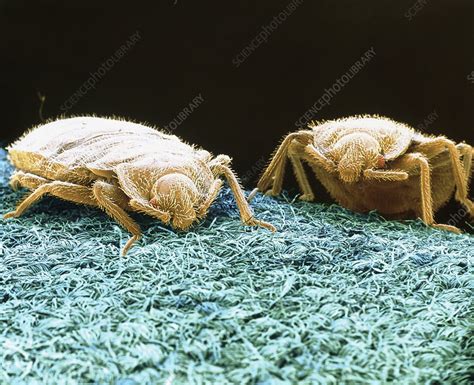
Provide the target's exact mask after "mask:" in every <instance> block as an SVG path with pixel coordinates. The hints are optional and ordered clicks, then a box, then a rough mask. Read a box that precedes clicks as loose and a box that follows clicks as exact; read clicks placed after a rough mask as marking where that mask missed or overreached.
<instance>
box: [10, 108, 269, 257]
mask: <svg viewBox="0 0 474 385" xmlns="http://www.w3.org/2000/svg"><path fill="white" fill-rule="evenodd" d="M8 157H9V159H10V161H11V162H12V164H13V165H14V166H15V167H16V169H17V171H16V172H15V173H14V174H13V175H12V176H11V179H10V185H11V187H12V188H14V189H17V188H19V187H25V188H27V189H29V190H31V191H32V192H31V193H30V194H29V195H28V196H27V197H26V198H25V199H24V200H23V201H22V202H21V203H19V205H18V206H17V208H16V210H15V211H12V212H9V213H7V214H5V216H4V217H5V218H10V217H18V216H20V215H21V214H22V213H23V212H24V211H25V210H26V209H27V208H28V207H30V206H31V205H32V204H33V203H35V202H36V201H37V200H38V199H40V198H41V197H42V196H43V195H45V194H50V195H53V196H55V197H58V198H62V199H64V200H67V201H72V202H75V203H79V204H84V205H90V206H97V207H99V208H101V209H103V210H104V211H105V212H106V213H107V214H108V215H109V216H111V217H112V218H113V219H115V220H116V221H117V222H118V223H119V224H121V225H122V226H123V227H124V228H125V229H127V230H128V231H129V232H130V233H131V234H132V235H133V236H132V237H131V238H130V239H129V240H128V242H127V243H126V245H125V247H124V248H123V254H125V253H126V252H127V251H128V249H129V248H130V247H131V246H132V244H133V243H134V242H135V241H136V240H138V239H139V238H140V235H141V230H140V227H139V225H138V224H137V223H136V222H135V221H134V220H133V219H132V218H131V217H130V216H129V214H128V213H127V211H136V212H142V213H145V214H148V215H150V216H152V217H154V218H157V219H159V220H160V221H162V222H163V223H165V224H168V223H169V224H170V225H171V226H172V227H173V228H175V229H178V230H187V229H188V228H189V227H190V226H191V225H192V224H193V223H194V222H196V221H198V220H199V219H202V218H204V217H205V216H206V213H207V211H208V209H209V207H210V205H211V204H212V202H213V201H214V200H215V199H216V197H217V195H218V193H219V191H220V189H221V187H222V184H223V181H222V180H221V179H220V178H219V177H221V176H222V177H224V178H225V179H226V180H227V182H228V184H229V187H230V189H231V190H232V192H233V194H234V196H235V199H236V202H237V206H238V209H239V211H240V217H241V219H242V221H243V223H244V224H246V225H249V226H261V227H264V228H267V229H269V230H272V231H275V228H274V227H273V226H272V225H271V224H269V223H266V222H264V221H260V220H257V219H256V218H255V217H254V216H253V213H252V211H251V209H250V207H249V205H248V203H247V201H246V199H245V196H244V193H243V191H242V189H241V187H240V185H239V182H238V179H237V177H236V176H235V174H234V172H233V171H232V170H231V168H230V162H231V159H230V158H229V157H228V156H227V155H218V156H216V157H213V156H212V155H211V154H210V153H209V152H208V151H206V150H203V149H198V148H196V147H195V146H192V145H189V144H187V143H185V142H183V141H182V140H180V139H179V138H178V137H177V136H174V135H168V134H166V133H163V132H160V131H158V130H157V129H154V128H151V127H147V126H145V125H142V124H137V123H132V122H129V121H125V120H119V119H108V118H99V117H90V116H84V117H74V118H68V119H60V120H56V121H53V122H49V123H47V124H44V125H40V126H38V127H36V128H33V129H32V130H30V131H29V132H27V133H26V134H25V135H24V136H23V137H21V138H20V139H18V140H17V141H16V142H14V143H13V144H12V145H11V146H9V147H8Z"/></svg>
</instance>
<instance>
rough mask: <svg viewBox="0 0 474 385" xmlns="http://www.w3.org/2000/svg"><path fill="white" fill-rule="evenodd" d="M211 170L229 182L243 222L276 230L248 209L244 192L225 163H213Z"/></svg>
mask: <svg viewBox="0 0 474 385" xmlns="http://www.w3.org/2000/svg"><path fill="white" fill-rule="evenodd" d="M211 170H212V172H213V173H214V175H215V176H216V177H218V176H221V175H222V176H224V177H225V178H226V180H227V182H228V183H229V187H230V189H231V190H232V193H233V194H234V197H235V200H236V202H237V207H238V208H239V212H240V217H241V219H242V222H244V224H246V225H248V226H261V227H265V228H267V229H269V230H271V231H276V229H275V227H274V226H273V225H271V224H270V223H267V222H264V221H260V220H258V219H256V218H255V217H254V216H253V213H252V210H251V209H250V206H249V204H248V202H247V201H246V200H245V196H244V193H243V192H242V189H241V187H240V185H239V182H238V180H237V178H236V176H235V175H234V173H233V172H232V170H231V169H230V168H229V167H228V166H227V165H224V164H218V163H214V164H213V165H212V167H211Z"/></svg>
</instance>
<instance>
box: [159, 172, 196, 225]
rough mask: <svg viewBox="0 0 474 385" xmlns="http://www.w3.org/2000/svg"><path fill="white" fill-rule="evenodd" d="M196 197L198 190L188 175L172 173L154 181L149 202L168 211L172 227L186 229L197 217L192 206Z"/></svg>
mask: <svg viewBox="0 0 474 385" xmlns="http://www.w3.org/2000/svg"><path fill="white" fill-rule="evenodd" d="M198 198H199V193H198V190H197V188H196V186H195V184H194V183H193V181H192V180H191V179H190V178H189V177H187V176H186V175H184V174H180V173H172V174H166V175H164V176H162V177H160V178H159V179H158V180H157V181H156V182H155V184H154V185H153V187H152V190H151V199H150V204H151V205H152V206H154V207H155V208H157V209H159V210H162V211H165V212H168V213H169V214H170V215H171V218H172V220H171V223H172V225H173V227H174V228H176V229H179V230H186V229H187V228H189V227H190V226H191V225H192V223H193V222H194V221H195V220H196V219H197V217H196V212H195V210H194V207H195V206H196V203H197V201H198Z"/></svg>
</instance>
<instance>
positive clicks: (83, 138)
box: [8, 117, 213, 190]
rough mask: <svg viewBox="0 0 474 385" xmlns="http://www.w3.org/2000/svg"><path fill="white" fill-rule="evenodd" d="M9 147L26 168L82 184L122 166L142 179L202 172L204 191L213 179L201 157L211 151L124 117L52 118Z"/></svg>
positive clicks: (108, 175) (14, 158)
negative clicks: (173, 171) (149, 174)
mask: <svg viewBox="0 0 474 385" xmlns="http://www.w3.org/2000/svg"><path fill="white" fill-rule="evenodd" d="M8 150H9V157H10V160H11V161H12V163H13V165H14V166H15V167H16V168H18V169H20V170H22V171H25V172H30V173H34V174H36V175H39V176H42V177H44V178H47V179H51V180H62V181H67V182H72V183H78V184H83V185H89V184H90V183H92V182H93V181H94V180H96V179H98V178H99V177H104V178H111V177H113V176H116V174H117V170H118V169H119V168H120V166H124V165H126V166H127V167H126V169H130V170H127V171H130V172H132V173H133V169H135V172H138V173H140V172H142V173H144V174H143V175H141V177H142V178H144V179H147V175H146V174H147V172H151V173H153V172H154V170H155V171H156V170H166V171H164V172H165V173H166V172H171V171H172V170H178V169H179V170H180V171H181V172H183V173H184V174H189V176H190V177H191V179H193V180H194V179H195V178H196V177H197V176H201V178H199V179H201V180H202V183H200V184H203V189H204V190H205V189H207V188H208V187H209V184H210V183H211V181H212V179H213V177H212V173H211V171H210V170H209V167H207V165H206V159H205V156H203V155H206V154H207V155H209V153H207V152H206V151H203V150H199V151H198V150H196V149H195V148H194V147H193V146H191V145H188V144H186V143H184V142H182V141H181V140H180V139H179V138H177V137H176V136H174V135H167V134H164V133H162V132H160V131H158V130H156V129H153V128H150V127H146V126H144V125H141V124H137V123H132V122H128V121H124V120H115V119H107V118H97V117H76V118H69V119H62V120H57V121H53V122H50V123H47V124H44V125H41V126H38V127H36V128H33V129H32V130H30V131H29V132H28V133H26V134H25V135H24V136H23V137H22V138H20V139H19V140H17V141H16V142H14V143H13V144H12V145H11V146H10V147H9V149H8ZM122 168H123V167H122ZM161 172H162V171H161ZM137 177H140V175H137ZM153 177H154V178H156V177H157V175H153ZM150 183H151V181H150Z"/></svg>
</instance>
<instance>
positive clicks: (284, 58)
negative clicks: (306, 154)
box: [0, 0, 474, 188]
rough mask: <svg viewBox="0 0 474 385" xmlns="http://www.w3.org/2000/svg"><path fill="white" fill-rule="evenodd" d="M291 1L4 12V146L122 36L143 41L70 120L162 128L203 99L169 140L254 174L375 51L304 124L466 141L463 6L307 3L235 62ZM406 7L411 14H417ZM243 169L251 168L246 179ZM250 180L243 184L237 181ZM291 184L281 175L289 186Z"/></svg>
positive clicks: (34, 6)
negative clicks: (357, 125)
mask: <svg viewBox="0 0 474 385" xmlns="http://www.w3.org/2000/svg"><path fill="white" fill-rule="evenodd" d="M289 3H290V1H289V0H285V1H279V0H271V1H270V0H267V1H258V2H257V1H255V0H253V1H234V2H231V1H220V2H217V1H216V2H214V1H191V0H177V1H176V3H175V0H167V1H157V2H156V4H155V3H152V2H124V3H122V2H119V1H117V2H113V3H112V2H100V1H97V2H88V1H82V2H64V1H37V2H33V1H31V2H27V1H21V0H11V1H3V2H1V19H0V32H1V47H0V48H1V63H0V71H1V72H0V86H1V90H2V92H1V96H0V98H1V100H0V108H1V116H2V121H1V123H0V125H1V137H0V141H2V142H4V144H5V143H8V142H10V141H11V140H13V139H14V138H16V137H17V136H18V135H19V134H21V133H22V132H23V131H24V130H26V129H27V128H29V127H31V126H32V125H35V124H38V123H40V120H39V114H38V110H39V105H40V102H39V99H38V96H37V92H40V93H41V94H43V95H45V96H46V102H45V104H44V110H43V115H44V117H45V118H53V117H55V116H57V115H58V114H60V113H61V112H62V111H61V110H60V106H61V105H62V104H63V103H64V102H65V101H66V100H67V99H68V98H69V97H70V96H71V95H72V94H73V93H74V92H75V91H76V90H77V89H78V88H79V87H80V86H81V85H82V84H83V83H84V82H85V81H86V80H87V79H88V78H89V76H90V75H89V73H90V72H94V71H96V70H97V69H98V68H99V66H100V65H101V64H102V63H103V62H104V61H105V60H107V59H108V58H109V57H110V56H112V55H113V54H114V52H115V51H116V50H117V49H118V48H119V47H120V46H121V45H122V44H123V43H124V42H125V41H126V40H127V39H128V38H129V37H130V35H132V34H133V33H134V32H136V31H139V33H140V36H141V39H140V40H139V41H138V42H137V43H136V45H135V46H134V47H133V48H131V49H130V50H129V51H128V52H127V54H126V55H125V56H124V57H123V58H122V59H121V60H120V61H119V62H118V63H117V64H116V65H115V66H114V67H113V68H112V69H111V70H110V71H108V72H107V74H106V75H105V76H104V77H103V78H102V79H101V80H100V81H99V82H98V83H97V84H96V88H95V89H94V90H91V91H89V92H88V93H87V94H86V95H84V97H82V98H81V99H80V100H79V102H78V103H76V104H75V105H74V106H73V108H72V109H71V110H70V111H69V112H68V114H71V115H72V114H75V115H79V114H92V113H94V114H97V115H118V116H123V117H128V118H131V119H133V120H136V121H142V122H148V123H150V124H153V125H156V126H163V125H166V124H168V123H169V122H170V121H171V120H172V119H174V118H175V117H176V116H177V114H178V113H179V112H180V111H181V110H182V109H183V108H184V107H186V106H187V105H188V104H189V103H190V102H191V101H192V99H193V98H194V97H195V96H196V95H198V94H202V97H203V98H204V103H202V105H201V106H200V107H199V108H198V109H197V110H195V111H194V112H193V113H192V114H191V115H190V116H189V117H188V119H187V120H186V121H185V122H183V123H182V124H181V125H180V126H179V127H178V128H177V129H176V130H175V131H174V133H175V134H176V135H178V136H180V137H181V138H183V139H185V140H186V141H188V142H193V143H196V144H198V145H201V146H202V147H204V148H206V149H208V150H210V151H211V152H213V153H226V154H228V155H230V156H232V157H233V159H234V163H233V164H234V168H235V169H236V171H237V172H238V173H239V174H241V175H249V174H250V179H248V182H246V187H249V188H250V187H252V186H253V184H254V182H255V181H256V179H257V178H258V176H259V173H260V170H258V171H255V169H256V168H258V167H255V164H257V165H259V164H260V165H261V164H263V159H265V160H266V159H267V158H268V157H269V156H270V154H271V152H272V150H273V149H274V148H275V146H276V145H277V144H278V143H279V141H280V139H281V137H282V136H283V135H284V134H286V133H288V132H290V131H293V130H295V129H296V127H295V125H294V122H295V121H296V120H297V119H298V118H299V117H300V116H301V115H302V114H303V113H304V112H305V111H306V110H307V109H308V108H310V107H311V106H312V105H313V104H314V102H315V101H316V100H317V99H318V98H319V97H320V96H321V95H322V94H323V93H324V89H325V88H328V87H330V86H331V85H332V84H333V83H334V82H335V81H336V80H337V78H339V77H341V75H343V74H344V73H345V72H346V71H348V70H349V68H350V67H351V65H353V64H354V62H355V61H356V60H358V59H359V58H360V56H361V55H363V54H364V52H366V51H367V50H368V49H370V48H371V47H373V48H374V50H375V52H376V55H375V57H374V58H373V59H372V60H371V62H370V63H368V64H367V65H366V66H365V67H364V68H363V69H362V70H361V71H360V72H359V73H358V74H357V75H356V76H355V77H354V78H353V79H352V80H351V81H350V82H349V83H348V84H347V85H346V86H345V87H344V88H343V89H342V90H341V91H340V92H339V93H338V94H337V95H336V96H335V97H334V98H333V99H332V100H331V105H330V106H327V107H325V108H323V109H322V110H321V111H320V112H319V113H318V114H317V115H316V116H315V117H314V118H315V119H317V120H323V119H331V118H337V117H342V116H348V115H353V114H363V113H371V114H372V113H374V114H381V115H386V116H389V117H391V118H393V119H395V120H399V121H403V122H405V123H408V124H410V125H412V126H417V125H418V124H420V123H423V121H424V119H425V118H426V117H427V116H429V115H430V114H432V113H433V112H435V113H436V114H437V115H438V118H437V119H436V120H435V121H434V122H432V123H431V124H430V125H429V126H428V127H427V128H426V130H425V132H427V133H433V134H440V133H443V134H445V135H447V136H449V137H451V138H452V139H454V140H456V141H462V140H466V141H467V142H470V143H471V144H474V128H473V123H474V122H473V109H472V105H473V90H474V79H473V78H474V76H473V75H474V74H473V73H472V71H473V70H474V60H473V59H474V58H473V51H472V48H473V46H474V45H473V43H474V33H473V32H474V31H473V17H474V3H473V2H472V1H471V0H444V1H435V0H426V1H425V3H426V4H424V5H423V3H422V0H418V3H419V4H421V7H420V9H419V10H418V12H417V13H416V15H414V16H413V17H412V19H411V20H410V19H409V17H407V12H409V9H410V8H411V7H414V5H415V3H417V1H416V0H409V1H405V0H397V1H393V0H392V1H388V0H373V1H346V0H343V1H334V0H318V1H310V0H304V1H303V2H302V4H301V5H300V6H299V7H298V8H297V9H296V11H295V12H294V13H293V14H292V15H291V16H289V17H288V18H287V20H286V21H285V22H283V23H281V24H280V25H279V26H278V28H277V29H276V30H275V31H274V32H273V33H272V34H271V36H270V37H269V39H268V41H267V42H266V43H264V44H262V45H261V46H259V47H258V48H257V49H256V50H255V51H254V52H253V53H252V54H251V55H250V56H249V57H248V58H247V59H246V60H245V62H244V63H243V64H242V65H241V66H239V67H238V68H236V67H235V65H234V64H233V59H234V58H235V56H236V55H237V54H238V53H239V52H240V51H241V50H242V49H243V48H244V47H245V46H247V45H248V44H249V43H250V41H251V40H252V39H253V38H254V37H255V36H256V35H257V34H258V33H259V31H260V30H261V29H262V28H263V27H264V26H266V25H268V24H270V23H271V22H272V20H273V18H274V17H275V16H276V15H278V14H279V13H280V12H281V11H282V10H283V9H285V7H286V6H287V5H288V4H289ZM413 9H414V8H412V13H413ZM252 168H253V170H254V171H252ZM246 179H247V178H246ZM288 183H289V184H288V186H291V184H292V181H291V177H290V179H289V182H288Z"/></svg>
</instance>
